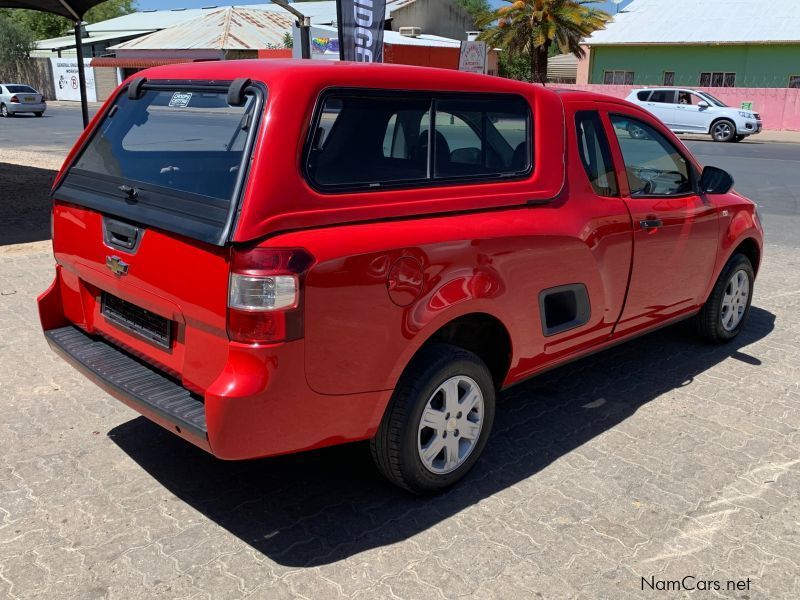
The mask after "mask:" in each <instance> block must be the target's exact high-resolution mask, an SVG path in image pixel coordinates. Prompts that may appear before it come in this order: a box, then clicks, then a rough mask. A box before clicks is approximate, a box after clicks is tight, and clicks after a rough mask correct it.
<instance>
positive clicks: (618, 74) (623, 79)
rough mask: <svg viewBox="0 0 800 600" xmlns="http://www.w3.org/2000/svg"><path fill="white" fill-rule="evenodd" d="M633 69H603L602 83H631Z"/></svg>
mask: <svg viewBox="0 0 800 600" xmlns="http://www.w3.org/2000/svg"><path fill="white" fill-rule="evenodd" d="M633 77H634V72H633V71H603V83H604V84H606V85H633Z"/></svg>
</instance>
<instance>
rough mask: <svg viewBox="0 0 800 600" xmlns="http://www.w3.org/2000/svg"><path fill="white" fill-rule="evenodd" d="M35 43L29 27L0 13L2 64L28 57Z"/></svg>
mask: <svg viewBox="0 0 800 600" xmlns="http://www.w3.org/2000/svg"><path fill="white" fill-rule="evenodd" d="M35 45H36V44H35V41H34V37H33V34H32V33H31V32H30V30H29V29H27V28H26V27H25V26H23V25H20V24H19V23H17V22H16V21H13V20H12V19H9V18H8V17H7V16H6V15H0V65H8V64H12V63H15V62H17V61H18V60H20V59H23V58H27V57H28V55H29V54H30V52H31V50H33V48H34V46H35Z"/></svg>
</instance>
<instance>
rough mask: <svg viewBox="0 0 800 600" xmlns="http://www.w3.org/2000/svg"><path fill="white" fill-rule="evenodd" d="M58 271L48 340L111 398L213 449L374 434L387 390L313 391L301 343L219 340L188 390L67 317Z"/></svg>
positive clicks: (291, 445)
mask: <svg viewBox="0 0 800 600" xmlns="http://www.w3.org/2000/svg"><path fill="white" fill-rule="evenodd" d="M61 269H62V267H57V270H56V278H55V281H54V282H53V284H52V285H51V286H50V288H48V290H47V291H45V292H44V293H43V294H42V295H41V296H40V297H39V298H38V304H39V317H40V320H41V323H42V328H43V329H44V334H45V337H46V339H47V341H48V343H49V344H50V347H51V348H52V349H53V350H54V351H55V352H56V353H58V354H59V355H60V356H61V357H62V358H64V360H66V361H67V362H68V363H70V364H71V365H72V366H73V367H75V368H76V369H78V370H79V371H80V372H81V373H83V374H84V375H85V376H86V377H87V378H88V379H89V380H91V381H92V382H94V383H95V384H96V385H98V386H100V387H101V388H102V389H103V390H105V391H106V392H107V393H108V394H110V395H111V396H113V397H115V398H117V399H118V400H120V401H122V402H123V403H125V404H126V405H128V406H129V407H130V408H132V409H134V410H135V411H137V412H139V413H141V414H142V415H144V416H145V417H147V418H148V419H150V420H151V421H153V422H155V423H157V424H159V425H161V426H162V427H164V428H165V429H167V430H169V431H171V432H173V433H174V434H176V435H179V436H180V437H182V438H184V439H186V440H187V441H189V442H191V443H192V444H195V445H196V446H199V447H200V448H203V449H204V450H206V451H208V452H210V453H211V454H213V455H214V456H217V457H218V458H222V459H226V460H237V459H248V458H259V457H264V456H275V455H278V454H288V453H291V452H298V451H301V450H311V449H314V448H320V447H323V446H330V445H335V444H341V443H346V442H351V441H357V440H362V439H367V438H370V437H372V436H373V435H374V434H375V431H376V430H377V427H378V425H379V423H380V420H381V417H382V416H383V412H384V409H385V407H386V405H387V404H388V401H389V398H390V396H391V390H384V391H376V392H367V393H361V394H347V395H339V396H330V395H324V394H318V393H316V392H314V391H313V390H311V388H310V387H309V386H308V384H307V382H306V378H305V370H304V358H305V352H304V348H305V347H304V342H303V341H302V340H298V341H295V342H289V343H285V344H278V345H275V346H261V347H256V346H246V345H243V344H236V343H231V342H226V343H227V359H226V361H225V363H224V365H223V367H222V369H221V371H220V372H218V373H216V374H215V376H214V377H213V378H212V379H213V383H212V384H211V385H209V386H208V387H207V388H206V389H204V390H196V391H195V390H189V389H187V387H186V386H185V385H184V383H183V382H182V381H180V380H179V379H177V378H176V377H173V376H170V375H168V374H166V373H165V372H164V371H162V370H161V369H159V368H158V367H156V366H154V365H152V364H150V363H149V362H147V361H146V360H144V359H141V358H139V357H138V356H134V355H133V354H132V353H131V352H129V351H127V350H126V349H125V348H126V347H125V346H124V344H117V343H116V342H115V341H114V340H113V339H109V338H108V337H107V334H104V335H103V336H99V335H95V333H96V332H95V331H93V328H92V327H91V325H87V324H86V323H81V324H77V325H76V324H75V323H73V322H70V319H68V318H67V317H66V316H65V310H64V307H65V305H72V304H74V303H75V299H74V298H72V295H73V294H74V293H75V292H74V291H73V290H72V289H71V288H70V286H69V285H64V284H63V281H62V273H61ZM79 302H80V300H78V303H79ZM70 310H72V307H71V308H70ZM73 312H74V311H73ZM68 314H69V313H68Z"/></svg>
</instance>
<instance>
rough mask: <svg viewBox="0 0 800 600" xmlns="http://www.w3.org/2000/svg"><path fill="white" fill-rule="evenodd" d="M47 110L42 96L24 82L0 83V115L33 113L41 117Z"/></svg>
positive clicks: (10, 115) (9, 115) (11, 115)
mask: <svg viewBox="0 0 800 600" xmlns="http://www.w3.org/2000/svg"><path fill="white" fill-rule="evenodd" d="M45 110H47V102H45V100H44V96H43V95H42V94H40V93H39V92H37V91H36V90H35V89H33V88H32V87H31V86H29V85H25V84H24V83H0V116H2V117H13V116H14V115H15V114H17V113H33V114H35V115H36V116H37V117H41V116H42V115H43V114H44V111H45Z"/></svg>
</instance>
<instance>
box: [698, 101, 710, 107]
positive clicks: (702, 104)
mask: <svg viewBox="0 0 800 600" xmlns="http://www.w3.org/2000/svg"><path fill="white" fill-rule="evenodd" d="M697 106H699V107H700V108H708V107H709V106H711V105H710V104H709V103H708V102H706V101H705V100H700V102H698V103H697Z"/></svg>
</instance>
